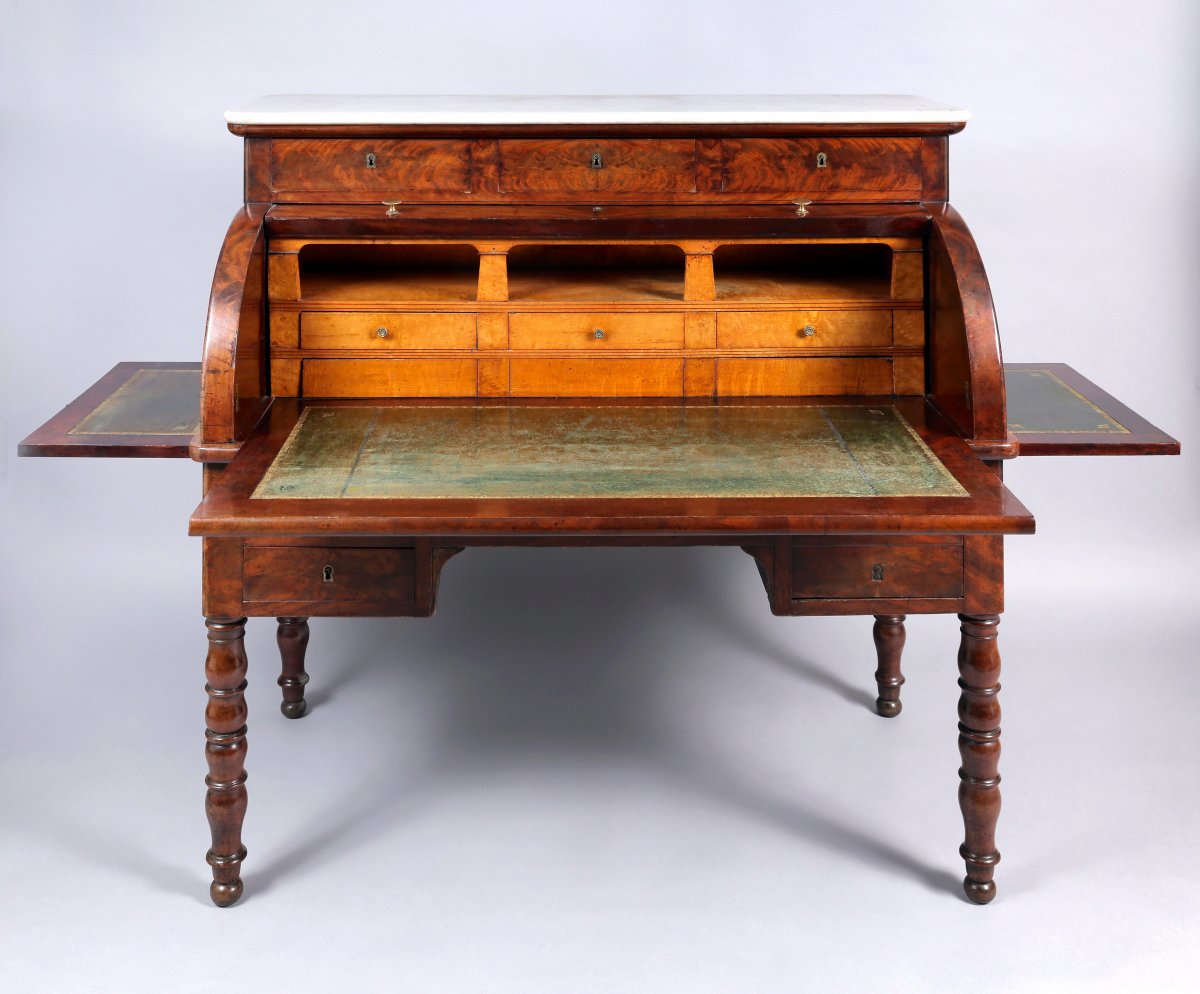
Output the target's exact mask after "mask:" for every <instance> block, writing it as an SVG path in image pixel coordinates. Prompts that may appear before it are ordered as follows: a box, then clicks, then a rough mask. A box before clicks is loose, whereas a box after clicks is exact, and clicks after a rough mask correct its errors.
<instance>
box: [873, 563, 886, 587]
mask: <svg viewBox="0 0 1200 994" xmlns="http://www.w3.org/2000/svg"><path fill="white" fill-rule="evenodd" d="M871 579H872V580H874V581H875V582H876V583H881V582H882V581H883V563H874V564H873V565H872V566H871Z"/></svg>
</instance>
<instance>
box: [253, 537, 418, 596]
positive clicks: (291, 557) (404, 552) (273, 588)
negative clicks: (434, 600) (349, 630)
mask: <svg viewBox="0 0 1200 994" xmlns="http://www.w3.org/2000/svg"><path fill="white" fill-rule="evenodd" d="M242 570H243V572H242V584H243V596H244V599H245V600H246V601H247V602H259V603H297V602H299V603H310V604H336V603H339V602H345V601H358V602H362V603H364V604H366V603H372V604H375V605H385V606H389V607H392V608H395V609H397V610H403V609H406V608H411V607H412V606H413V603H414V600H415V596H416V579H415V575H416V555H415V553H414V550H413V549H411V548H382V549H364V548H321V547H313V548H304V547H301V548H297V547H295V546H290V547H271V546H249V547H247V548H246V550H245V554H244V558H243V564H242Z"/></svg>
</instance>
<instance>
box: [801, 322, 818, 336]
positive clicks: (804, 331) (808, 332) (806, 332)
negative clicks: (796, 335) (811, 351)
mask: <svg viewBox="0 0 1200 994" xmlns="http://www.w3.org/2000/svg"><path fill="white" fill-rule="evenodd" d="M816 333H817V329H816V328H814V327H813V326H812V325H811V324H806V325H805V326H804V327H803V328H801V329H800V335H801V336H802V337H803V338H812V337H813V335H815V334H816Z"/></svg>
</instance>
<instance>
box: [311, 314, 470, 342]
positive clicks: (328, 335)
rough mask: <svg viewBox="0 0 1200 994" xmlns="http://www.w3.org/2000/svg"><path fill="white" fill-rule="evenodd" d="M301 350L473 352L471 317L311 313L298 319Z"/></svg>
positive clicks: (460, 315)
mask: <svg viewBox="0 0 1200 994" xmlns="http://www.w3.org/2000/svg"><path fill="white" fill-rule="evenodd" d="M300 347H301V348H304V349H473V348H475V315H474V314H450V313H445V314H435V313H430V314H416V313H409V314H398V313H389V312H386V311H378V312H349V313H346V312H340V311H310V312H306V313H304V314H301V315H300Z"/></svg>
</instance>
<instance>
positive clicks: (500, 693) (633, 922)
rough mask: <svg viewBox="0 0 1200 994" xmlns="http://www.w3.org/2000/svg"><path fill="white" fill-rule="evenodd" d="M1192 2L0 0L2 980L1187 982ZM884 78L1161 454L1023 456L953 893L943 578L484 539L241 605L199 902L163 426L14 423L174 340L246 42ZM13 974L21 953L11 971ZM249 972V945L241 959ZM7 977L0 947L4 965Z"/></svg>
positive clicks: (186, 663)
mask: <svg viewBox="0 0 1200 994" xmlns="http://www.w3.org/2000/svg"><path fill="white" fill-rule="evenodd" d="M1198 65H1200V21H1198V15H1197V8H1196V5H1195V4H1194V3H1191V2H1190V0H1147V2H1143V3H1141V4H1129V3H1127V2H1109V0H1090V2H1057V3H1045V2H1036V3H1035V2H1008V3H998V2H980V3H962V2H961V0H946V2H913V3H906V4H883V3H878V2H865V0H840V2H838V3H834V4H826V3H821V4H812V3H794V2H793V3H777V4H769V3H752V2H746V3H741V4H732V3H727V2H723V3H710V2H707V0H700V2H692V3H688V4H682V3H680V4H673V3H659V2H653V0H637V2H631V0H607V2H605V3H603V4H592V3H588V4H570V3H562V2H554V3H551V2H546V3H535V2H529V0H509V2H507V3H501V4H477V5H472V4H463V3H454V2H449V3H442V4H381V3H364V2H361V0H341V2H339V3H330V4H320V3H313V2H307V0H290V2H271V3H265V2H264V3H255V2H245V0H242V2H236V3H235V2H228V0H210V2H206V3H186V2H185V3H175V4H164V3H159V2H145V3H133V2H106V3H88V2H82V0H81V2H76V3H68V2H63V0H39V2H36V3H34V2H17V0H2V2H0V291H2V294H0V300H2V304H3V306H2V307H0V333H2V335H3V349H2V350H0V355H2V359H0V363H2V366H0V369H2V376H3V390H2V391H0V405H2V406H0V442H2V445H0V452H2V455H0V488H2V496H0V507H2V508H3V514H2V516H0V528H2V529H3V533H2V535H0V590H2V592H3V596H2V597H0V667H2V669H0V681H2V686H3V688H4V698H5V704H6V707H5V712H6V714H5V719H4V722H3V726H4V730H3V732H0V741H2V742H3V748H2V749H0V775H2V777H3V779H2V781H0V796H2V797H3V799H4V800H3V801H2V802H0V831H2V832H3V839H4V843H5V851H6V854H7V860H6V869H5V873H4V878H5V890H6V897H5V899H4V901H3V902H2V904H0V962H3V963H5V967H4V970H5V974H6V977H7V978H8V981H9V982H13V983H15V986H12V987H7V989H11V990H21V991H41V990H46V991H74V990H84V989H88V990H93V989H94V990H121V991H126V992H128V991H135V990H156V991H160V990H165V989H167V990H173V991H190V990H208V989H216V988H217V987H219V986H220V985H221V983H222V981H223V980H224V981H229V980H230V979H232V978H235V977H236V978H238V982H239V985H240V986H242V987H243V988H244V989H247V990H268V989H277V987H278V985H279V984H280V983H282V982H283V981H284V980H285V979H286V980H287V981H288V983H289V984H290V989H292V990H296V991H308V990H314V991H315V990H338V989H340V990H376V989H379V990H384V989H386V990H419V991H422V992H432V991H442V990H447V991H450V990H455V991H463V990H480V991H488V992H498V991H520V992H522V994H534V992H540V991H556V992H561V991H572V992H580V991H584V992H591V991H605V992H612V991H626V990H628V991H648V990H658V991H683V990H686V991H688V992H689V994H696V992H703V991H733V990H738V991H747V990H752V991H761V992H769V991H785V990H786V991H796V990H806V989H810V990H834V989H839V990H874V989H880V988H879V987H878V984H879V982H880V981H881V978H886V981H887V985H888V989H892V990H920V991H933V990H940V989H947V990H950V989H957V987H958V986H959V985H960V984H961V983H962V982H963V981H964V980H965V979H966V978H968V977H971V978H974V979H973V980H972V981H971V982H972V983H973V984H974V985H976V986H978V987H979V988H980V989H983V990H1004V991H1042V990H1045V991H1071V990H1085V989H1086V990H1089V991H1121V990H1129V989H1134V988H1135V987H1137V988H1140V989H1148V988H1149V987H1153V986H1155V985H1158V986H1157V987H1156V989H1162V990H1181V989H1185V988H1184V987H1183V984H1184V983H1185V979H1184V978H1186V976H1187V974H1188V972H1189V971H1190V970H1191V969H1192V968H1194V967H1195V966H1196V963H1195V956H1196V953H1195V942H1194V938H1195V935H1196V934H1197V933H1196V929H1197V927H1200V918H1198V917H1197V911H1196V906H1195V901H1194V893H1193V892H1194V888H1195V884H1196V879H1197V857H1196V848H1195V845H1194V839H1192V837H1191V834H1190V833H1189V832H1188V831H1187V825H1188V824H1189V821H1190V822H1191V823H1194V820H1195V818H1196V816H1197V814H1200V805H1198V802H1197V778H1196V767H1195V760H1196V757H1197V754H1198V750H1197V747H1198V745H1200V729H1198V725H1197V720H1196V718H1195V717H1194V715H1195V710H1196V709H1195V705H1194V699H1195V687H1194V671H1195V661H1196V651H1195V638H1194V629H1195V626H1196V622H1197V607H1198V597H1197V588H1198V586H1200V584H1198V583H1197V580H1196V563H1197V561H1198V558H1200V557H1198V553H1200V548H1198V545H1200V543H1198V541H1197V537H1198V528H1197V517H1198V514H1197V502H1196V497H1195V495H1196V493H1197V492H1198V491H1200V460H1198V459H1197V458H1196V456H1195V453H1196V448H1197V439H1198V438H1200V434H1198V432H1197V428H1198V427H1200V405H1198V393H1200V391H1198V387H1200V361H1198V360H1200V335H1197V334H1196V330H1195V325H1196V321H1195V317H1196V314H1197V313H1200V290H1198V287H1200V281H1198V280H1197V272H1198V264H1200V253H1198V239H1197V222H1198V221H1200V196H1198V191H1200V185H1198V183H1197V179H1196V177H1197V168H1198V166H1200V154H1198V149H1197V128H1196V122H1197V120H1198V112H1200V102H1198V98H1200V85H1197V84H1198V82H1200V81H1198V80H1197V72H1198V71H1197V66H1198ZM722 91H728V92H740V93H755V92H766V93H781V92H782V93H786V92H868V93H870V92H901V93H919V94H924V95H927V96H930V97H934V98H937V99H941V100H945V101H950V102H954V103H959V104H963V105H965V106H967V107H969V108H970V109H971V110H972V111H973V112H974V115H975V120H974V121H973V122H972V123H971V124H970V125H968V127H967V129H966V130H965V131H964V132H963V133H962V134H960V135H958V136H956V137H954V138H952V139H951V162H952V169H951V195H952V200H953V202H954V203H955V205H956V206H957V207H958V208H959V209H960V210H961V211H962V213H963V215H964V216H965V217H966V219H967V221H968V223H969V224H970V225H971V227H972V229H973V231H974V233H975V236H976V238H977V240H978V242H979V245H980V247H981V249H982V252H983V257H984V260H985V262H986V263H987V266H988V272H989V275H990V277H991V282H992V288H993V291H994V293H995V296H996V301H997V307H998V312H999V315H1000V319H1001V328H1002V336H1003V343H1004V350H1005V356H1006V358H1007V359H1010V360H1017V361H1022V360H1024V361H1029V360H1050V361H1065V362H1069V363H1072V364H1073V365H1075V366H1076V367H1077V368H1078V369H1079V370H1080V371H1081V372H1083V373H1084V374H1085V375H1087V376H1090V377H1091V378H1092V379H1094V380H1096V381H1097V382H1098V383H1100V384H1101V385H1103V386H1104V387H1106V388H1107V389H1109V390H1110V391H1111V392H1113V393H1114V394H1116V395H1117V396H1118V397H1119V398H1121V399H1122V400H1124V401H1125V402H1126V403H1128V404H1129V405H1130V406H1131V407H1133V408H1134V409H1135V410H1137V411H1139V412H1141V413H1142V414H1144V415H1145V416H1147V417H1149V418H1150V419H1151V420H1152V421H1154V422H1156V423H1157V424H1159V425H1161V426H1163V427H1164V428H1166V429H1168V430H1170V431H1172V432H1173V433H1174V434H1176V435H1177V436H1178V437H1180V438H1181V439H1182V441H1183V444H1184V455H1183V456H1182V457H1181V458H1178V459H1126V460H1120V459H1093V460H1085V459H1079V460H1073V461H1072V460H1051V459H1045V460H1032V459H1028V460H1020V461H1019V462H1018V463H1017V464H1016V465H1013V466H1011V467H1009V472H1008V473H1007V481H1008V483H1009V485H1010V486H1011V487H1012V489H1013V490H1014V491H1015V492H1016V493H1017V495H1018V496H1019V497H1020V498H1021V499H1022V500H1023V501H1024V502H1025V503H1026V504H1027V505H1028V506H1029V507H1030V508H1031V509H1032V510H1033V511H1034V513H1035V514H1036V515H1037V517H1038V530H1039V534H1038V535H1037V536H1035V537H1032V538H1014V539H1010V540H1009V542H1008V543H1007V544H1008V578H1009V591H1010V594H1009V604H1008V611H1007V613H1006V616H1005V621H1004V624H1003V625H1002V626H1001V644H1002V652H1003V654H1004V656H1005V660H1006V677H1005V679H1004V685H1005V693H1004V695H1003V699H1004V706H1005V733H1006V739H1005V755H1004V759H1003V761H1002V771H1003V773H1004V776H1005V805H1006V807H1005V811H1004V814H1003V815H1002V817H1001V821H1000V835H999V845H1000V848H1001V851H1002V852H1003V853H1004V854H1005V861H1004V863H1003V864H1002V865H1001V867H1000V872H999V876H998V880H999V886H1000V896H999V898H998V899H997V902H996V903H995V905H993V906H992V907H990V908H988V909H978V908H974V907H968V906H966V905H965V904H964V903H963V902H962V901H961V900H959V899H958V898H957V897H956V892H957V879H958V878H959V876H960V875H961V864H960V862H959V860H958V858H957V855H956V847H957V844H958V841H959V839H960V835H959V833H960V827H959V824H958V815H957V810H956V804H955V799H954V791H955V786H956V778H955V768H956V764H957V756H956V753H955V748H954V701H955V698H956V693H957V691H956V688H955V687H954V667H953V655H954V651H955V646H956V632H955V624H954V622H953V620H952V619H948V618H934V619H916V620H914V621H913V622H912V624H911V625H910V638H909V648H908V653H907V665H906V671H907V673H908V676H909V684H908V686H907V687H906V688H905V696H906V707H905V711H904V714H903V715H902V716H901V717H900V718H899V719H897V720H896V721H894V722H885V721H882V720H881V719H878V718H874V717H873V716H872V715H870V713H869V710H868V707H867V704H868V702H869V699H870V692H871V690H872V682H871V671H872V669H873V654H872V650H871V642H870V631H869V625H868V624H867V623H866V621H864V620H862V619H857V620H854V619H850V620H837V619H832V620H831V619H813V620H798V619H788V620H785V619H776V618H772V617H771V616H770V615H769V613H768V611H767V605H766V602H765V598H764V597H763V595H762V592H761V589H760V588H759V587H758V581H757V578H756V577H755V575H754V567H753V564H752V563H751V562H750V560H749V559H748V558H747V557H745V556H742V555H740V554H739V553H736V552H732V551H719V550H717V551H712V550H709V551H704V550H691V551H689V550H674V551H672V550H665V551H662V550H660V551H650V550H646V551H638V550H628V551H608V552H602V553H596V552H586V551H532V550H508V551H487V552H473V553H471V554H468V555H464V556H461V557H459V558H458V559H456V560H454V561H453V562H452V563H451V564H450V566H449V567H448V568H447V570H446V573H445V577H444V582H443V588H442V598H441V607H440V611H439V615H438V616H437V617H436V618H434V619H432V620H430V621H424V622H416V621H399V622H396V621H363V622H359V623H349V622H334V621H330V622H315V623H314V624H313V642H312V646H311V649H310V659H311V665H310V669H311V671H312V673H313V682H312V684H311V694H310V696H311V698H312V700H313V703H314V707H313V710H312V713H311V714H310V715H309V716H308V717H307V718H305V719H304V721H302V722H285V721H284V720H283V719H282V718H281V717H280V716H279V714H278V711H277V709H276V708H277V704H276V688H275V687H274V676H275V666H276V658H275V653H274V645H273V634H274V633H273V631H272V627H273V626H272V625H271V624H270V623H268V622H265V621H259V622H254V623H252V624H251V632H250V636H249V640H248V648H249V652H250V658H251V670H252V674H251V691H250V703H251V708H252V718H251V735H250V753H249V770H250V798H251V800H250V813H249V817H248V820H247V826H246V830H247V844H248V846H249V849H250V858H249V860H248V861H247V863H246V879H247V885H246V894H247V900H246V902H245V903H244V905H243V906H241V907H239V908H237V909H235V910H233V911H229V912H218V911H216V910H215V909H213V908H211V907H209V906H208V903H207V897H206V882H205V881H206V877H207V868H206V867H205V866H204V864H203V859H202V857H203V853H204V850H205V848H206V846H207V840H206V837H205V836H206V832H205V826H204V822H203V814H202V810H201V795H202V791H203V787H202V783H201V779H202V776H203V763H202V759H201V752H200V750H201V742H202V738H201V727H202V726H201V711H202V707H203V691H202V683H203V681H202V675H201V664H202V659H203V654H204V638H203V631H204V630H203V626H202V623H201V618H200V613H199V575H200V574H199V543H198V541H197V540H194V539H189V538H188V537H187V536H186V521H187V516H188V513H189V512H190V511H191V509H192V508H193V507H194V506H195V503H196V501H197V500H198V498H199V483H200V474H199V470H198V468H197V467H196V466H194V465H192V464H190V463H188V462H186V461H170V462H140V461H129V460H123V461H122V460H116V461H98V460H97V461H82V460H20V461H18V460H17V459H16V458H15V446H16V443H17V442H18V441H19V440H20V438H22V437H23V436H24V435H25V434H26V433H27V432H29V431H30V430H32V429H33V428H34V427H36V426H37V425H38V424H39V423H41V421H42V420H44V419H45V418H46V417H48V416H49V415H50V414H52V413H53V412H54V411H56V410H57V409H58V408H59V407H60V406H62V404H63V403H65V402H66V401H67V400H70V399H71V398H73V397H74V396H76V395H77V394H78V393H79V392H80V391H81V390H82V389H83V388H84V387H86V386H88V385H89V384H90V383H91V382H93V381H94V380H95V379H96V378H97V377H98V376H99V375H100V374H101V373H102V372H104V371H105V370H106V369H107V368H109V366H110V365H111V364H113V363H114V362H116V361H118V360H123V359H143V360H144V359H158V360H189V359H195V358H198V356H199V350H200V344H201V334H202V331H203V321H204V314H205V306H206V301H207V294H208V288H209V281H210V279H211V274H212V269H213V265H214V262H215V259H216V253H217V249H218V247H219V245H220V242H221V238H222V236H223V233H224V231H225V228H226V225H227V223H228V221H229V218H230V217H231V216H232V214H233V212H234V210H235V209H236V208H237V205H238V202H239V198H240V176H241V154H240V153H241V147H240V143H239V141H238V140H237V139H235V138H234V137H232V136H230V135H229V134H228V133H227V132H226V131H225V128H224V124H223V121H222V118H221V114H222V112H223V111H224V110H225V108H226V107H227V106H230V105H232V104H235V103H241V102H243V101H245V100H247V99H250V98H252V97H254V96H257V95H260V94H263V93H275V92H341V93H355V92H361V93H370V92H393V93H405V92H414V93H476V92H478V93H505V92H510V93H535V92H567V93H589V92H611V93H639V92H650V93H664V92H683V93H706V92H722ZM14 978H15V979H14ZM265 978H272V979H270V980H268V979H265ZM6 986H7V985H6Z"/></svg>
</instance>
